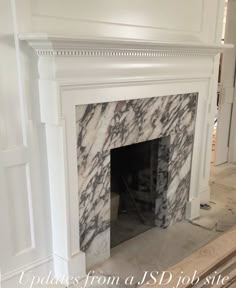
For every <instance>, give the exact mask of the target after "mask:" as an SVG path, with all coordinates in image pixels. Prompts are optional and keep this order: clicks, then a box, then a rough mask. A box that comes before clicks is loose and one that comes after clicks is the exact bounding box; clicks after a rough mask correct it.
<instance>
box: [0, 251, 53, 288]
mask: <svg viewBox="0 0 236 288" xmlns="http://www.w3.org/2000/svg"><path fill="white" fill-rule="evenodd" d="M50 262H51V264H52V263H53V257H52V256H48V257H46V258H43V259H39V260H36V261H34V262H31V263H29V264H27V265H24V266H21V267H18V268H17V269H15V270H13V271H10V272H8V273H6V274H3V275H2V278H1V279H2V283H3V284H4V282H7V281H8V280H11V279H12V278H16V277H18V276H20V274H21V273H22V272H23V271H24V272H28V271H31V273H32V274H34V270H37V273H40V269H42V270H43V271H45V269H44V268H43V266H44V265H45V264H47V263H50ZM35 275H36V274H35ZM18 284H19V283H18ZM16 287H17V286H16Z"/></svg>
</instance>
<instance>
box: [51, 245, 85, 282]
mask: <svg viewBox="0 0 236 288" xmlns="http://www.w3.org/2000/svg"><path fill="white" fill-rule="evenodd" d="M85 267H86V260H85V253H84V252H82V251H79V252H78V253H77V254H75V255H74V256H73V257H71V258H70V259H64V258H62V257H60V256H58V255H56V254H55V255H54V276H55V278H56V279H61V278H62V276H63V277H64V278H65V279H69V278H71V280H70V281H69V282H68V281H67V280H66V281H61V284H64V285H65V286H66V285H68V286H69V285H70V284H71V283H74V280H75V279H76V278H78V277H79V279H81V278H83V277H85V276H86V270H85Z"/></svg>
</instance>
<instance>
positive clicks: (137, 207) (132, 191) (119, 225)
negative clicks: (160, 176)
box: [110, 139, 159, 248]
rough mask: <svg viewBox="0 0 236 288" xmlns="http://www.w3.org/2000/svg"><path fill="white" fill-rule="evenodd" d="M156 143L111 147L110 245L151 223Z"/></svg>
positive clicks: (138, 231) (156, 167) (130, 236)
mask: <svg viewBox="0 0 236 288" xmlns="http://www.w3.org/2000/svg"><path fill="white" fill-rule="evenodd" d="M158 144H159V140H158V139H155V140H151V141H145V142H141V143H137V144H132V145H128V146H123V147H120V148H115V149H111V213H110V214H111V248H113V247H114V246H116V245H118V244H120V243H122V242H124V241H126V240H128V239H130V238H132V237H134V236H137V235H138V234H141V233H143V232H145V231H146V230H148V229H150V228H152V227H154V226H155V203H156V198H157V195H158V192H157V181H158V180H157V170H158V163H159V161H158V156H159V153H158V152H159V149H158V147H159V145H158Z"/></svg>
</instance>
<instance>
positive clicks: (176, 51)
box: [19, 33, 233, 57]
mask: <svg viewBox="0 0 236 288" xmlns="http://www.w3.org/2000/svg"><path fill="white" fill-rule="evenodd" d="M19 39H20V40H22V41H26V42H27V43H28V44H29V45H30V46H31V47H32V48H33V49H34V50H35V51H36V53H37V55H38V56H63V57H66V56H72V57H170V56H173V57H181V56H184V57H186V56H191V57H193V56H204V55H208V56H209V55H216V54H218V53H219V52H221V51H223V50H224V49H226V48H233V45H230V44H227V45H217V44H207V43H198V42H158V41H150V40H149V41H147V40H142V39H124V38H73V37H67V36H58V35H48V34H37V33H31V34H20V35H19Z"/></svg>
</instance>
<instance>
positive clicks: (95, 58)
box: [20, 34, 231, 276]
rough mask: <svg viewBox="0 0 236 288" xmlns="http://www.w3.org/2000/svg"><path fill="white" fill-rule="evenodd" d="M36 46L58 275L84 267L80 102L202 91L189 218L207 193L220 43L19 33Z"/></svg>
mask: <svg viewBox="0 0 236 288" xmlns="http://www.w3.org/2000/svg"><path fill="white" fill-rule="evenodd" d="M20 39H21V40H25V41H27V42H28V43H29V45H30V46H31V47H32V48H33V49H34V50H35V51H36V53H37V55H38V58H37V61H38V87H39V89H38V91H39V92H38V93H39V99H40V115H41V122H42V123H44V124H45V131H46V137H47V143H46V145H47V157H48V173H49V190H50V196H51V216H52V233H53V252H54V266H55V274H56V276H60V275H64V274H66V273H67V274H68V275H72V276H73V275H78V274H80V275H83V274H85V267H86V264H85V257H84V253H83V252H81V251H80V243H79V220H78V217H79V216H78V197H79V195H78V189H77V153H76V148H77V147H76V118H75V106H76V105H82V104H89V103H101V102H111V101H119V100H128V99H138V98H146V97H147V98H148V97H161V96H168V95H172V94H181V93H191V92H198V95H199V96H198V108H197V119H196V129H195V140H194V151H193V158H192V173H191V187H190V194H189V201H188V204H187V211H186V217H187V219H193V218H196V217H198V216H199V206H200V205H199V204H200V202H201V201H202V202H207V201H208V200H209V186H208V180H209V168H210V152H211V135H212V131H213V119H214V114H215V110H216V93H217V80H218V68H219V52H220V51H222V50H223V49H224V48H225V47H226V48H227V47H231V46H223V45H207V44H204V43H202V44H199V43H186V42H185V43H160V42H152V41H142V40H123V39H110V38H109V39H107V38H97V39H77V38H67V37H59V36H50V35H45V34H26V35H20Z"/></svg>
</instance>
